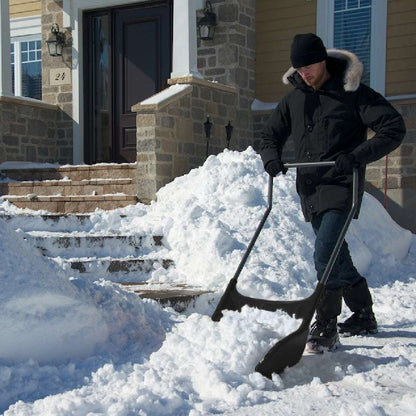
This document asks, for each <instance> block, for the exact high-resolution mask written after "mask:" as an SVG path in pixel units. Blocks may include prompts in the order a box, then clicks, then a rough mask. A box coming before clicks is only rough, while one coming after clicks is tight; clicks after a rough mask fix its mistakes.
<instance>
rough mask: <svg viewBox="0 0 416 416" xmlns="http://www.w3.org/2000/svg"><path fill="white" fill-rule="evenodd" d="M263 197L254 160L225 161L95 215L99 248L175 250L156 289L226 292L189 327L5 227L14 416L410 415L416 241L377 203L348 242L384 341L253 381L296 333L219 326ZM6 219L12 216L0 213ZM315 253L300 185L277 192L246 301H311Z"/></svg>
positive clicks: (233, 156)
mask: <svg viewBox="0 0 416 416" xmlns="http://www.w3.org/2000/svg"><path fill="white" fill-rule="evenodd" d="M266 192H267V175H265V174H264V172H263V168H262V165H261V160H260V159H259V157H258V156H257V155H256V153H255V152H254V151H253V150H252V149H248V150H247V151H245V152H233V151H224V152H223V153H222V154H220V155H218V156H211V157H209V158H208V159H207V161H206V163H205V164H204V165H203V166H202V167H200V168H198V169H194V170H193V171H191V172H190V173H189V174H188V175H185V176H183V177H180V178H178V179H176V180H175V181H173V182H172V183H170V184H169V185H167V186H165V187H164V188H162V189H161V190H160V191H159V193H158V200H157V202H155V203H153V204H152V205H151V206H143V205H141V204H138V205H136V206H133V207H129V208H125V209H123V210H122V211H118V212H101V211H100V212H96V213H94V218H95V220H94V221H95V222H94V226H93V229H94V231H95V232H104V231H106V230H109V229H113V230H119V231H120V232H124V231H125V230H129V231H130V232H135V233H142V232H145V231H146V230H147V231H152V232H153V231H160V233H161V234H162V235H164V236H165V239H166V244H167V247H168V250H169V253H170V258H172V259H173V260H174V262H175V265H176V267H175V268H174V269H172V268H171V269H169V270H157V271H155V272H154V273H153V274H152V275H151V280H153V281H155V282H172V283H177V282H186V283H190V284H193V285H198V286H201V287H204V288H207V289H209V290H212V291H215V292H216V294H215V296H214V299H213V298H212V296H202V297H201V298H200V299H199V301H198V302H197V303H196V305H195V307H194V308H192V309H188V310H187V311H186V312H185V313H182V314H178V313H176V312H174V311H173V310H172V309H169V308H168V309H164V308H161V307H160V306H159V305H158V304H156V303H154V302H153V301H150V300H140V299H139V298H138V297H137V296H134V295H133V294H130V293H126V292H124V291H121V290H120V289H119V288H117V287H114V285H113V284H112V283H105V282H95V283H93V282H90V281H82V280H81V279H79V278H68V276H67V275H65V274H64V273H63V272H61V271H60V270H59V269H58V268H57V266H56V265H52V264H51V263H50V262H48V261H47V260H46V259H45V258H43V257H42V256H40V255H38V254H37V253H36V252H35V251H34V250H33V249H31V248H30V249H29V248H28V246H27V244H25V243H24V241H23V240H22V238H21V234H19V233H15V232H12V231H11V230H10V228H9V227H8V225H7V224H6V223H4V222H3V221H1V222H0V224H1V230H0V231H1V234H0V235H1V239H0V244H1V251H2V253H5V254H6V255H5V256H4V257H3V258H5V259H6V260H4V261H3V267H2V268H1V271H0V279H1V284H2V292H1V294H0V313H1V316H2V320H1V324H0V325H1V330H2V340H1V344H0V357H1V359H0V408H1V409H2V410H3V411H4V414H5V415H7V416H10V415H25V416H27V415H45V414H51V415H70V414H71V415H85V414H106V415H118V416H119V415H149V416H150V415H151V416H156V415H172V416H176V415H178V416H179V415H185V414H186V415H190V416H197V415H210V414H226V415H252V414H262V415H266V416H267V415H272V414H273V415H275V414H277V415H299V414H316V415H321V414H326V415H342V416H344V415H357V416H358V415H369V416H370V415H371V416H373V415H409V414H412V412H413V411H414V409H415V407H416V398H415V395H414V391H415V388H416V381H415V380H416V377H415V376H416V368H415V364H416V345H415V342H414V339H415V336H416V322H415V321H416V318H415V316H416V304H415V302H414V299H415V296H416V240H415V236H414V235H412V234H411V233H409V232H408V231H406V230H403V229H402V228H400V227H399V226H398V225H397V224H395V223H394V222H393V221H392V220H391V218H390V217H389V216H388V215H387V214H386V212H385V210H384V209H383V208H382V206H381V205H380V204H379V203H378V202H377V201H376V200H375V199H374V198H372V197H371V196H369V195H366V196H365V199H364V202H363V207H362V212H361V217H360V219H359V220H357V221H354V222H353V225H352V227H351V228H350V230H349V233H348V235H347V240H348V242H349V244H350V246H351V251H352V255H353V258H354V261H355V263H356V265H357V267H358V269H359V270H360V272H361V273H363V274H365V276H366V277H367V278H368V281H369V285H370V287H371V290H372V293H373V295H374V301H375V305H374V309H375V312H376V315H377V319H378V322H379V325H380V328H379V329H380V332H379V334H378V335H376V336H373V337H351V338H342V339H341V341H342V348H340V350H338V352H335V353H331V354H323V355H315V356H305V357H302V359H301V360H300V362H299V363H298V364H296V365H295V366H294V367H292V368H289V369H287V370H286V371H285V372H284V373H283V374H282V375H281V376H278V375H275V376H274V378H273V380H272V381H271V380H268V379H265V378H264V377H262V376H261V375H260V374H258V373H255V372H254V367H255V365H256V363H257V362H258V361H259V360H260V359H261V358H262V357H263V356H264V354H265V353H266V352H267V350H268V349H269V348H270V347H271V346H272V345H274V343H275V342H277V341H278V340H279V339H281V338H283V337H284V336H285V335H287V334H288V333H290V332H292V331H293V330H294V329H296V327H297V325H298V324H299V323H298V322H297V321H296V320H294V319H292V318H290V317H289V316H287V315H285V314H283V313H280V312H276V313H270V312H265V311H259V310H254V309H251V308H247V307H245V308H243V310H242V312H241V313H236V312H226V313H225V316H224V318H223V319H222V320H221V321H220V322H218V323H217V322H212V320H211V319H210V314H211V313H212V312H213V310H214V308H215V304H216V301H217V300H218V299H219V297H220V295H221V294H222V292H223V290H224V288H225V286H226V285H227V283H228V281H229V279H230V278H231V277H232V275H233V273H234V271H235V269H236V267H237V265H238V263H239V261H240V260H241V257H242V255H243V253H244V249H245V247H246V246H247V244H248V242H249V241H250V239H251V237H252V234H253V232H254V230H255V228H256V227H257V224H258V222H259V220H260V218H261V216H262V214H263V212H264V209H265V208H266V198H265V197H266ZM1 210H3V211H7V212H10V211H13V210H14V209H13V207H11V206H10V205H9V204H7V203H2V204H1ZM120 212H123V217H120V215H119V214H120ZM39 214H40V213H39ZM313 240H314V239H313V234H312V231H311V229H310V226H309V224H306V223H304V221H303V218H302V214H301V212H300V209H299V201H298V199H297V195H296V191H295V184H294V172H289V173H288V174H287V175H286V176H280V177H279V178H277V180H276V181H275V188H274V206H273V210H272V213H271V215H270V218H269V220H268V222H267V224H266V227H265V229H264V231H263V232H262V234H261V235H260V237H259V241H258V244H257V245H256V247H255V249H254V250H253V252H252V254H251V256H250V258H249V261H248V263H247V267H246V268H245V269H244V271H243V273H242V275H241V282H240V283H239V289H240V290H241V291H242V292H243V293H244V294H247V295H250V296H257V297H263V298H266V299H273V298H274V299H276V298H286V299H288V298H289V299H290V298H293V299H295V298H302V297H304V296H306V295H307V294H309V293H311V291H312V290H313V289H314V287H315V273H314V270H313V262H312V253H313ZM59 300H60V301H59ZM346 316H348V310H346V309H344V311H343V314H342V318H345V317H346ZM4 334H7V336H4ZM22 344H24V347H21V345H22ZM14 347H16V348H14Z"/></svg>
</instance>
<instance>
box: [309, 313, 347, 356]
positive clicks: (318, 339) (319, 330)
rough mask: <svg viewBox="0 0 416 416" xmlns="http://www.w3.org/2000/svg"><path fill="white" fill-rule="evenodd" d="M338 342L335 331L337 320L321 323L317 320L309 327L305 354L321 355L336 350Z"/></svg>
mask: <svg viewBox="0 0 416 416" xmlns="http://www.w3.org/2000/svg"><path fill="white" fill-rule="evenodd" d="M338 341H339V336H338V331H337V318H332V319H328V320H326V321H322V320H319V319H317V320H316V321H315V322H314V323H313V324H312V326H311V331H310V332H309V338H308V342H307V343H306V352H310V353H315V354H317V353H321V352H324V351H334V350H336V349H337V345H338Z"/></svg>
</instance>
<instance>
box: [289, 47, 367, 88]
mask: <svg viewBox="0 0 416 416" xmlns="http://www.w3.org/2000/svg"><path fill="white" fill-rule="evenodd" d="M327 52H328V58H327V59H326V61H327V68H328V71H329V73H330V74H331V75H336V74H337V75H339V76H340V77H341V78H342V80H343V82H344V90H345V91H356V90H357V89H358V87H359V86H360V82H361V77H362V75H363V64H362V62H361V61H360V60H359V59H358V57H357V55H355V54H354V53H352V52H349V51H346V50H343V49H328V50H327ZM296 75H297V72H296V69H295V68H293V67H290V68H289V69H288V70H287V71H286V73H285V74H284V75H283V77H282V80H283V83H284V84H294V85H296V84H297V83H298V82H299V80H297V79H296ZM298 77H299V78H300V76H299V75H298ZM302 82H303V80H302Z"/></svg>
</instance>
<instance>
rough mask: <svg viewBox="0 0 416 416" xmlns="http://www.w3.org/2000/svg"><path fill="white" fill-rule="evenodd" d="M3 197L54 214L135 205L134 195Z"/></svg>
mask: <svg viewBox="0 0 416 416" xmlns="http://www.w3.org/2000/svg"><path fill="white" fill-rule="evenodd" d="M4 199H6V200H7V201H9V202H10V203H12V204H13V205H16V206H17V207H18V208H22V209H24V208H26V209H30V210H34V211H39V210H41V211H48V212H52V213H56V214H70V213H72V214H75V213H81V214H85V213H90V212H94V211H95V210H96V209H102V210H107V211H108V210H113V209H117V208H124V207H127V206H129V205H136V204H137V202H139V201H138V199H137V196H136V195H125V194H109V195H73V196H37V195H26V196H4Z"/></svg>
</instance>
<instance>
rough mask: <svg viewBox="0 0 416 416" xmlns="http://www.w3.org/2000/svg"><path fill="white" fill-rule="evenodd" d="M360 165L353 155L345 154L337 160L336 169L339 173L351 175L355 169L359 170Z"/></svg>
mask: <svg viewBox="0 0 416 416" xmlns="http://www.w3.org/2000/svg"><path fill="white" fill-rule="evenodd" d="M359 166H360V164H359V163H358V162H357V160H356V159H355V156H354V155H353V154H352V153H344V154H342V155H339V156H338V157H337V159H336V160H335V169H336V170H337V171H338V172H339V173H345V174H347V175H348V174H351V173H352V171H353V169H354V168H358V167H359Z"/></svg>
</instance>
